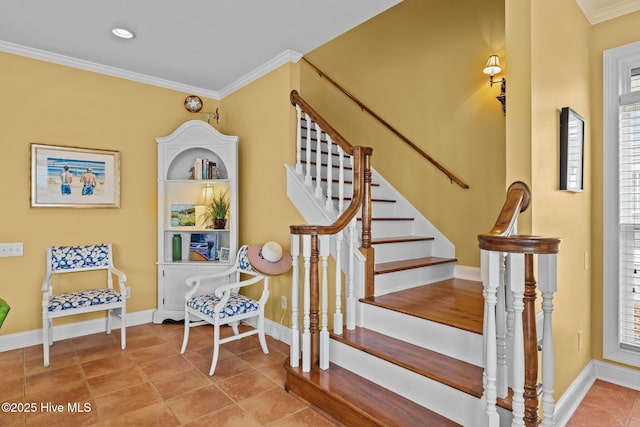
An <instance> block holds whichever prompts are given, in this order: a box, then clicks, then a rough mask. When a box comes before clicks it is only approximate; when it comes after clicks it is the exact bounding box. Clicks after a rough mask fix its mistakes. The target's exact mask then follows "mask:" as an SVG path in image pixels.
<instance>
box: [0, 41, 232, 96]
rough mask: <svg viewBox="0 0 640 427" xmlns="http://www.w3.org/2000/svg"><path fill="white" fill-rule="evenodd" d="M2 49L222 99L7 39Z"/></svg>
mask: <svg viewBox="0 0 640 427" xmlns="http://www.w3.org/2000/svg"><path fill="white" fill-rule="evenodd" d="M0 51H3V52H7V53H12V54H15V55H20V56H25V57H28V58H33V59H39V60H41V61H47V62H52V63H54V64H59V65H65V66H68V67H73V68H78V69H81V70H86V71H92V72H94V73H100V74H105V75H107V76H112V77H118V78H121V79H125V80H132V81H134V82H139V83H145V84H149V85H152V86H158V87H162V88H165V89H172V90H176V91H179V92H185V93H193V94H195V95H199V96H204V97H207V98H213V99H217V100H219V99H220V94H219V93H218V92H216V91H212V90H209V89H203V88H200V87H196V86H191V85H185V84H182V83H177V82H173V81H170V80H165V79H160V78H157V77H153V76H149V75H146V74H140V73H135V72H132V71H127V70H123V69H121V68H116V67H111V66H108V65H102V64H98V63H96V62H91V61H85V60H82V59H77V58H73V57H70V56H66V55H60V54H57V53H52V52H47V51H45V50H40V49H35V48H31V47H27V46H22V45H19V44H15V43H9V42H6V41H1V40H0Z"/></svg>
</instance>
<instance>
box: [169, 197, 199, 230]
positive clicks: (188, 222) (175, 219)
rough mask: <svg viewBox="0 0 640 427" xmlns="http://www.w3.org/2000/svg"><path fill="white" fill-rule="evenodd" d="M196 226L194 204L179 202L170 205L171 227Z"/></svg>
mask: <svg viewBox="0 0 640 427" xmlns="http://www.w3.org/2000/svg"><path fill="white" fill-rule="evenodd" d="M195 226H196V205H194V204H188V203H180V204H173V205H171V227H173V228H194V227H195Z"/></svg>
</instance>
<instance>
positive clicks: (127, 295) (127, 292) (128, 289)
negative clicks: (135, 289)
mask: <svg viewBox="0 0 640 427" xmlns="http://www.w3.org/2000/svg"><path fill="white" fill-rule="evenodd" d="M124 289H125V292H126V294H125V297H126V298H131V288H130V287H129V286H127V287H126V288H124Z"/></svg>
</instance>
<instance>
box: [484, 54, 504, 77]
mask: <svg viewBox="0 0 640 427" xmlns="http://www.w3.org/2000/svg"><path fill="white" fill-rule="evenodd" d="M500 71H502V67H501V66H500V58H498V55H491V56H490V57H489V60H488V61H487V65H485V66H484V70H482V72H483V73H485V74H488V75H490V76H493V75H496V74H498V73H499V72H500Z"/></svg>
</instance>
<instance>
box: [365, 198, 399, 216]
mask: <svg viewBox="0 0 640 427" xmlns="http://www.w3.org/2000/svg"><path fill="white" fill-rule="evenodd" d="M397 210H398V204H397V203H394V202H382V201H375V200H373V201H372V202H371V215H372V216H373V217H376V218H380V217H385V218H393V217H397V216H398V213H397Z"/></svg>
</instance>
